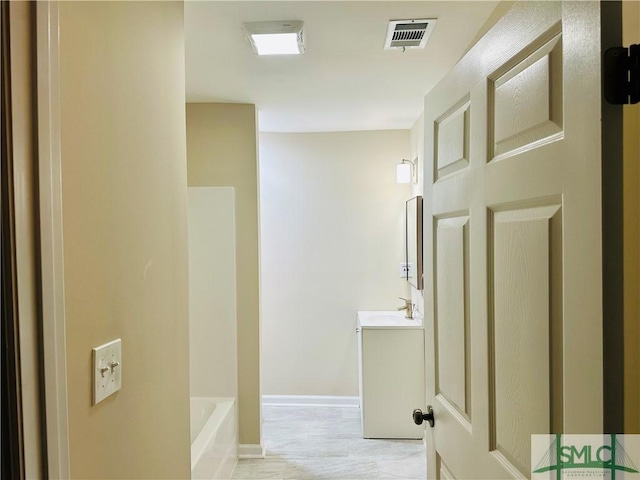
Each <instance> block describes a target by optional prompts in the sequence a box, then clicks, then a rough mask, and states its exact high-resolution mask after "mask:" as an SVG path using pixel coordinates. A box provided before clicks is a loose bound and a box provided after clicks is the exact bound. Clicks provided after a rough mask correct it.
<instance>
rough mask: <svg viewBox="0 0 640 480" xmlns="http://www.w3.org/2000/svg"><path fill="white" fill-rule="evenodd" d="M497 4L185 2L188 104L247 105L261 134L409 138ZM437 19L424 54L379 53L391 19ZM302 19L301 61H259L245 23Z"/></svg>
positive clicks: (288, 58)
mask: <svg viewBox="0 0 640 480" xmlns="http://www.w3.org/2000/svg"><path fill="white" fill-rule="evenodd" d="M497 4H498V2H496V1H486V2H485V1H469V2H467V1H436V2H433V1H408V2H404V1H350V2H342V1H277V2H271V1H231V2H219V1H191V2H186V3H185V38H186V88H187V102H226V103H253V104H256V105H257V107H258V112H259V128H260V131H266V132H321V131H350V130H385V129H408V128H411V126H412V125H413V124H414V122H415V121H416V119H417V118H418V117H419V115H420V113H421V112H422V103H423V98H424V95H425V94H426V93H427V92H428V91H429V90H430V89H431V88H432V87H433V86H435V85H436V84H437V83H438V81H439V80H440V79H441V78H442V77H443V76H444V75H445V73H446V72H448V71H449V70H450V69H451V67H453V66H454V65H455V63H456V62H457V61H458V60H459V59H460V57H461V56H462V55H463V53H464V52H465V51H466V50H467V48H468V47H469V46H470V43H471V42H472V40H473V39H474V37H475V36H476V34H477V33H478V31H479V30H480V29H481V27H482V26H483V24H484V23H485V22H486V21H487V19H488V17H489V16H490V14H491V13H492V11H493V10H494V8H495V7H496V5H497ZM411 18H437V19H438V22H437V24H436V26H435V29H434V30H433V32H432V34H431V37H430V39H429V42H428V43H427V46H426V48H425V49H424V50H407V51H406V52H404V53H403V52H402V51H399V50H384V49H383V44H384V39H385V35H386V29H387V23H388V21H389V20H398V19H411ZM267 20H302V21H304V28H305V45H306V52H305V53H304V54H302V55H285V56H271V57H265V56H262V57H259V56H257V55H255V54H254V53H253V52H252V50H251V47H250V46H249V44H248V42H247V41H246V40H245V38H244V37H243V34H242V24H243V23H244V22H255V21H267Z"/></svg>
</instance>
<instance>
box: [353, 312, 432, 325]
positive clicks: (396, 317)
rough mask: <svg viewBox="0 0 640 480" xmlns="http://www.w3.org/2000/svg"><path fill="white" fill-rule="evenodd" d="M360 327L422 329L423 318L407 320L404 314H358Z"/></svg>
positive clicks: (417, 317)
mask: <svg viewBox="0 0 640 480" xmlns="http://www.w3.org/2000/svg"><path fill="white" fill-rule="evenodd" d="M358 327H362V328H422V317H420V316H418V315H416V317H415V318H406V317H405V316H404V313H403V312H395V311H389V312H387V311H383V310H380V311H368V312H367V311H361V312H358Z"/></svg>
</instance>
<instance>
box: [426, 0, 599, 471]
mask: <svg viewBox="0 0 640 480" xmlns="http://www.w3.org/2000/svg"><path fill="white" fill-rule="evenodd" d="M599 8H600V7H599V3H598V2H575V3H573V2H567V3H559V2H540V3H537V2H516V3H515V5H514V7H513V8H512V9H511V10H510V11H509V12H508V13H507V15H505V17H503V19H502V20H500V22H499V23H498V24H497V25H496V26H495V27H494V28H493V29H492V30H491V31H490V32H489V33H488V34H487V35H486V36H485V37H484V38H483V39H482V40H481V41H480V42H479V43H478V44H477V45H476V46H475V47H474V48H473V49H472V50H470V51H469V53H468V54H467V55H465V57H464V58H463V59H462V60H461V61H460V62H459V63H458V64H457V65H456V67H455V68H454V69H453V70H452V71H451V72H450V73H449V74H448V76H447V77H446V78H445V79H444V80H443V81H442V82H441V83H440V84H439V85H438V86H437V87H436V88H435V89H433V90H432V91H431V92H430V93H429V94H428V95H427V97H426V99H425V158H426V161H425V175H424V178H425V194H424V212H425V217H424V218H425V220H424V221H425V237H424V238H425V251H426V252H427V254H426V255H425V278H429V279H431V282H430V283H429V282H426V288H425V310H426V311H427V312H429V313H431V314H427V315H426V317H427V318H426V322H427V323H426V348H427V354H426V365H427V402H428V403H430V404H431V405H433V410H434V416H435V426H434V428H428V427H427V445H428V473H429V477H430V478H456V479H462V478H474V479H477V478H490V479H496V478H524V477H529V476H530V472H531V459H530V445H531V440H530V439H531V434H535V433H598V432H600V431H601V429H602V373H601V371H602V346H601V344H602V318H601V315H602V314H601V311H602V305H601V295H602V293H601V283H602V282H601V268H602V265H601V264H602V261H601V232H600V228H601V219H600V216H601V193H600V192H601V186H600V156H601V155H600V151H601V150H600V148H601V142H600V10H599Z"/></svg>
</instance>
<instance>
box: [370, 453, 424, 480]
mask: <svg viewBox="0 0 640 480" xmlns="http://www.w3.org/2000/svg"><path fill="white" fill-rule="evenodd" d="M376 464H377V465H378V471H379V472H380V478H384V477H383V475H388V476H389V477H387V478H405V479H414V478H427V462H426V459H425V457H424V456H422V455H416V456H414V457H410V458H405V459H403V460H386V459H385V460H376Z"/></svg>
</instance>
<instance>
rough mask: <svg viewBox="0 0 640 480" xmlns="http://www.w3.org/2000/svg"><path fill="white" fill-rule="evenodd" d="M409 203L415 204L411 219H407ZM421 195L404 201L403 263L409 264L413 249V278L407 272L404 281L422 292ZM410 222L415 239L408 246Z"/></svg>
mask: <svg viewBox="0 0 640 480" xmlns="http://www.w3.org/2000/svg"><path fill="white" fill-rule="evenodd" d="M410 202H415V203H416V208H415V210H416V213H415V217H413V218H409V207H410V206H409V203H410ZM422 202H423V200H422V195H417V196H415V197H412V198H410V199H409V200H407V201H406V204H405V234H404V236H405V263H407V264H408V263H409V252H410V250H414V249H415V252H414V253H415V259H416V260H415V262H411V263H413V264H414V265H413V267H414V268H413V277H409V272H407V277H406V280H407V282H409V284H410V285H411V286H412V287H414V288H417V289H418V290H422V289H424V278H423V276H424V273H423V258H422V251H423V248H422ZM409 222H411V223H412V224H414V225H415V232H416V238H415V244H413V245H410V243H413V240H411V241H410V239H409V225H410V223H409Z"/></svg>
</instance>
